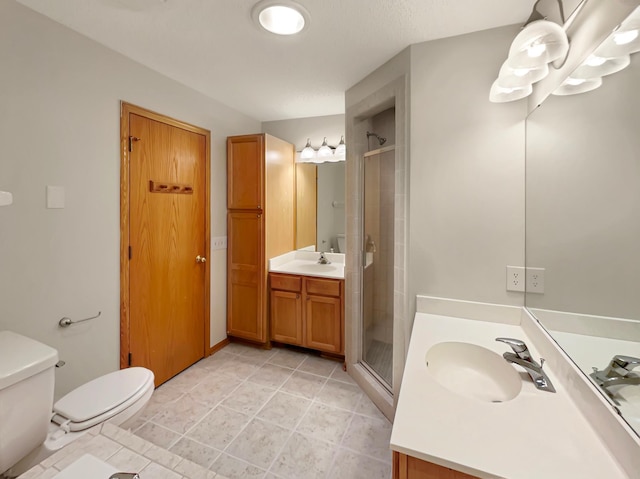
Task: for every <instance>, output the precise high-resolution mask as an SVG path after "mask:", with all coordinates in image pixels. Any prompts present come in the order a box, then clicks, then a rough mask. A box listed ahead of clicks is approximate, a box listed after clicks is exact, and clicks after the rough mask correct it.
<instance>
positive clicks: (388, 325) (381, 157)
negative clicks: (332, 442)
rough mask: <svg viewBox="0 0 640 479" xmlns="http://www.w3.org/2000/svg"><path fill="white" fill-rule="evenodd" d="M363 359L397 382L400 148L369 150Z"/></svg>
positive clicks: (378, 374)
mask: <svg viewBox="0 0 640 479" xmlns="http://www.w3.org/2000/svg"><path fill="white" fill-rule="evenodd" d="M363 177H364V188H363V192H364V193H363V221H364V230H363V233H364V234H363V239H364V244H363V251H364V264H363V271H362V363H363V364H364V365H365V366H366V367H367V368H368V369H369V370H370V371H371V372H372V373H374V375H375V376H376V377H377V378H378V380H379V381H380V382H381V383H382V384H383V385H384V386H385V387H386V388H387V389H389V390H391V388H392V386H393V375H392V366H393V291H394V287H393V286H394V284H393V280H394V274H393V273H394V264H393V260H394V203H395V202H394V197H395V151H394V149H393V148H392V147H391V148H388V149H381V150H376V151H372V152H369V153H365V155H364V171H363Z"/></svg>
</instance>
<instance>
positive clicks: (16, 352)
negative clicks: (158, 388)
mask: <svg viewBox="0 0 640 479" xmlns="http://www.w3.org/2000/svg"><path fill="white" fill-rule="evenodd" d="M57 362H58V351H56V350H55V349H53V348H51V347H49V346H47V345H45V344H42V343H40V342H38V341H35V340H33V339H30V338H27V337H25V336H22V335H20V334H17V333H14V332H11V331H0V476H1V475H2V474H3V473H5V474H6V475H7V476H8V477H14V476H18V475H20V474H22V473H23V472H25V471H26V470H27V469H29V468H31V467H32V466H34V465H35V464H37V463H39V462H40V461H42V460H43V459H45V458H46V457H47V456H49V455H51V454H53V453H54V452H55V451H57V450H58V449H60V448H62V447H63V446H65V445H67V444H69V443H70V442H72V441H73V440H75V439H77V438H78V437H80V436H81V435H83V434H84V433H85V432H86V431H87V430H88V429H90V428H91V427H93V426H95V425H97V424H101V423H104V422H110V423H112V424H115V425H120V424H122V423H124V422H125V421H127V420H129V419H131V418H133V417H135V416H136V415H137V414H139V413H140V412H141V411H142V410H143V409H144V406H145V405H146V404H147V402H148V401H149V399H150V398H151V395H152V394H153V390H154V382H153V381H154V376H153V373H152V372H151V371H149V370H148V369H146V368H140V367H133V368H128V369H121V370H119V371H114V372H112V373H108V374H105V375H104V376H101V377H99V378H96V379H94V380H92V381H89V382H88V383H86V384H83V385H82V386H80V387H78V388H76V389H74V390H73V391H71V392H70V393H68V394H67V395H66V396H64V397H62V398H61V399H59V400H58V401H56V403H55V404H54V403H53V390H54V383H55V378H54V370H55V365H56V363H57ZM52 406H53V407H52Z"/></svg>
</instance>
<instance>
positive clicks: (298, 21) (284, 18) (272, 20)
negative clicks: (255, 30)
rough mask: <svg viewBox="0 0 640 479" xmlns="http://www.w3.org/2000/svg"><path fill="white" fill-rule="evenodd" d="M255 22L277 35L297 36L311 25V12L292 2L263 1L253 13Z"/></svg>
mask: <svg viewBox="0 0 640 479" xmlns="http://www.w3.org/2000/svg"><path fill="white" fill-rule="evenodd" d="M251 16H252V17H253V21H254V22H255V23H256V24H258V25H260V26H261V27H262V28H264V29H265V30H267V31H268V32H271V33H275V34H276V35H295V34H296V33H300V32H301V31H302V30H303V29H304V28H305V27H306V26H308V25H309V19H310V17H309V12H307V10H306V9H305V8H304V7H303V6H302V5H300V4H298V3H296V2H293V1H290V0H262V1H260V2H258V3H256V5H255V6H254V7H253V10H252V11H251Z"/></svg>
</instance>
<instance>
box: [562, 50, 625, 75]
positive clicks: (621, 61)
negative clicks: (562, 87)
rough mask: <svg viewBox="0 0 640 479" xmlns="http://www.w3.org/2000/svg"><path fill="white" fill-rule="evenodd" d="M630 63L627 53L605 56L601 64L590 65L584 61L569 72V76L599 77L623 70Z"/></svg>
mask: <svg viewBox="0 0 640 479" xmlns="http://www.w3.org/2000/svg"><path fill="white" fill-rule="evenodd" d="M598 58H604V57H598ZM630 64H631V57H630V56H629V55H625V56H623V57H619V58H607V59H605V61H604V63H602V64H601V65H593V66H591V65H588V64H586V62H585V63H584V64H582V65H580V66H579V67H578V68H576V69H575V70H574V72H573V73H572V74H571V77H572V78H581V79H584V80H588V79H590V78H600V77H603V76H606V75H611V74H612V73H616V72H619V71H620V70H624V69H625V68H627V67H628V66H629V65H630Z"/></svg>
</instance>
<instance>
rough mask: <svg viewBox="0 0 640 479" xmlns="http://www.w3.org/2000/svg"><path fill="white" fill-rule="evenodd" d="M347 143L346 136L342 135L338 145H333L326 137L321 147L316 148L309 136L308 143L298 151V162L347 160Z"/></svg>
mask: <svg viewBox="0 0 640 479" xmlns="http://www.w3.org/2000/svg"><path fill="white" fill-rule="evenodd" d="M346 152H347V145H346V144H345V143H344V136H341V137H340V143H338V146H336V147H335V148H334V147H331V146H329V144H328V143H327V137H324V139H323V141H322V145H321V146H320V148H318V149H317V150H315V149H314V148H313V147H312V146H311V139H310V138H307V144H306V145H305V147H304V148H303V149H302V151H300V152H298V154H297V159H296V162H298V163H335V162H338V161H345V160H346Z"/></svg>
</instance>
